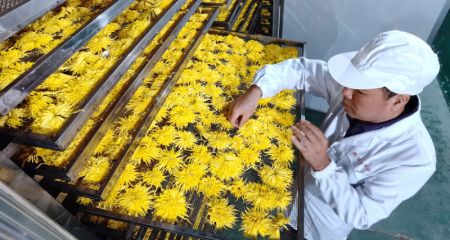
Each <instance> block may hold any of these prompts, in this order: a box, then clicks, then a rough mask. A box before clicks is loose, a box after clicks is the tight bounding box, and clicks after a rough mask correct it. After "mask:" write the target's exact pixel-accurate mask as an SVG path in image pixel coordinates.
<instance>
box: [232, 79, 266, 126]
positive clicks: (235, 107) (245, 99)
mask: <svg viewBox="0 0 450 240" xmlns="http://www.w3.org/2000/svg"><path fill="white" fill-rule="evenodd" d="M261 96H262V91H261V89H260V88H259V87H258V86H255V85H253V86H251V87H250V88H249V89H248V90H247V92H245V93H244V94H242V95H241V96H239V97H238V98H237V99H236V100H235V101H234V102H233V103H232V104H231V107H230V112H229V113H228V121H229V122H230V123H231V125H233V126H234V127H242V125H244V123H245V122H247V120H248V119H249V118H250V117H251V116H252V115H253V113H254V112H255V110H256V107H257V106H258V100H259V99H260V98H261Z"/></svg>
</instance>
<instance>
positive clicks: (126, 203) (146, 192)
mask: <svg viewBox="0 0 450 240" xmlns="http://www.w3.org/2000/svg"><path fill="white" fill-rule="evenodd" d="M153 197H154V196H153V194H152V193H151V192H150V189H149V188H148V187H146V186H145V185H142V184H136V185H134V186H133V187H130V188H127V189H126V190H125V192H124V193H122V194H120V195H119V196H118V201H117V202H118V206H119V207H120V208H121V209H123V210H124V211H125V212H126V213H127V214H130V215H132V216H145V214H146V213H147V211H148V210H149V208H150V206H151V203H152V199H153Z"/></svg>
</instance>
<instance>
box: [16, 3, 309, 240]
mask: <svg viewBox="0 0 450 240" xmlns="http://www.w3.org/2000/svg"><path fill="white" fill-rule="evenodd" d="M184 2H185V0H180V1H177V2H176V3H174V4H173V5H172V6H171V7H170V9H169V10H167V12H166V13H164V14H161V17H160V18H158V19H157V20H155V21H156V23H155V24H154V25H152V27H151V28H150V29H148V31H147V32H146V33H144V34H142V35H141V36H140V37H139V38H138V39H137V40H136V41H135V44H134V48H133V50H131V51H129V52H128V53H127V54H125V55H124V57H123V58H122V59H121V61H119V63H118V64H116V65H115V66H114V67H113V68H112V70H111V71H110V73H109V74H108V75H107V77H106V78H105V80H104V81H105V82H104V84H103V85H102V87H99V88H97V89H96V91H95V93H93V94H91V95H90V96H89V97H88V99H86V101H85V102H84V103H83V106H85V108H83V109H84V111H85V112H79V113H77V114H76V115H74V116H73V119H71V120H70V121H68V123H67V124H66V126H65V127H63V130H62V132H61V133H60V134H58V135H57V136H56V137H53V138H50V137H48V136H45V137H47V138H46V139H44V140H42V139H40V138H39V137H36V136H34V135H33V134H32V133H28V132H27V133H26V134H29V135H27V136H26V137H25V135H24V133H20V134H19V133H16V134H15V135H14V134H12V133H10V135H11V136H15V137H16V140H15V141H16V142H19V143H27V144H28V142H27V141H28V140H26V138H30V137H36V138H35V139H34V140H32V142H33V144H34V145H36V144H38V146H45V147H49V148H53V149H63V148H64V146H67V145H68V144H69V143H70V141H71V140H72V139H73V138H74V137H75V136H76V133H77V129H78V128H80V127H82V125H83V124H84V123H85V122H86V120H87V119H88V117H89V116H90V115H91V114H92V113H93V111H94V109H95V108H96V106H98V105H99V104H100V102H101V100H102V99H103V98H104V97H105V96H104V95H106V93H107V92H108V91H109V90H110V89H111V88H112V86H114V85H115V84H116V83H117V82H118V81H119V79H120V78H121V76H122V75H123V74H124V73H125V71H126V70H127V69H128V68H129V67H130V66H131V64H132V63H133V62H134V61H135V60H136V58H137V57H138V55H139V53H141V52H142V51H143V48H145V46H146V45H147V44H148V43H149V42H150V41H151V39H152V38H153V37H154V36H155V35H156V33H157V32H158V31H160V30H161V29H162V27H163V26H164V25H165V24H167V23H168V22H169V21H170V19H171V18H172V16H173V15H174V14H175V12H176V11H178V9H180V7H181V5H182V3H184ZM257 2H258V0H253V3H252V4H254V5H255V6H257V8H258V9H257V10H256V11H255V12H257V13H258V12H260V9H261V7H262V4H259V5H257V4H258V3H257ZM200 3H201V0H196V1H194V2H192V4H191V5H190V6H189V7H188V9H189V10H188V11H187V12H186V13H185V14H184V16H182V17H180V20H179V22H178V23H176V24H174V27H171V29H170V30H169V31H168V34H167V35H166V36H165V37H163V39H164V41H163V42H161V43H160V44H159V45H158V46H157V47H155V49H154V50H152V52H151V53H149V54H148V55H147V56H146V57H147V60H146V64H145V66H142V68H139V69H138V70H137V71H136V74H135V75H134V76H133V77H132V78H131V80H130V84H129V85H127V86H126V87H125V88H124V89H123V90H122V91H121V94H120V96H121V97H120V98H118V99H116V100H115V101H114V102H113V103H112V104H111V105H110V106H109V107H108V108H107V110H106V111H105V112H104V115H103V117H102V119H103V120H102V121H101V122H99V123H98V125H96V127H95V128H94V130H93V131H92V132H90V134H89V136H87V137H86V140H85V141H83V144H81V145H80V147H79V148H78V150H77V152H76V154H75V157H74V158H72V159H71V160H70V161H69V162H68V163H67V164H66V165H65V166H64V167H62V168H57V167H52V166H49V165H43V164H39V165H36V164H29V165H27V166H28V167H29V170H31V171H30V172H32V173H33V174H37V175H41V176H44V178H43V180H42V181H40V184H41V185H43V186H47V187H49V188H52V189H53V190H54V191H55V192H56V193H58V192H63V193H69V197H67V198H66V199H67V200H66V202H65V203H66V204H69V205H70V208H78V209H76V211H77V212H78V215H79V217H80V218H81V219H85V220H86V221H85V223H87V224H89V226H90V227H91V229H92V230H94V231H95V232H98V233H103V234H105V235H107V236H116V237H117V238H121V239H131V238H134V239H144V237H145V236H146V234H147V232H148V231H151V234H150V239H166V238H168V239H188V238H189V237H192V238H196V239H197V238H198V239H229V238H228V237H224V233H223V232H217V231H216V230H215V229H214V227H213V226H211V225H209V224H208V223H206V220H205V218H204V214H205V211H204V209H203V210H202V209H199V208H192V209H190V210H189V216H190V218H189V220H185V221H182V222H180V223H179V224H167V223H162V222H159V221H155V220H153V219H152V216H151V215H149V216H147V217H145V218H144V217H132V216H129V215H124V214H119V213H115V212H112V211H107V210H103V209H99V208H93V207H87V206H78V204H77V203H76V202H75V200H74V199H75V198H76V197H78V196H84V197H88V198H91V199H94V200H100V199H102V198H104V197H105V196H107V195H108V194H109V192H110V191H111V190H112V188H113V186H114V185H115V183H116V182H117V180H118V177H119V176H120V174H121V173H122V171H123V169H124V167H125V166H126V164H127V162H128V161H129V159H130V158H131V156H132V154H133V152H134V151H135V150H136V148H137V147H138V145H139V142H140V141H141V139H142V137H143V136H144V135H145V133H146V131H147V129H148V128H149V127H150V125H151V124H152V122H153V121H154V118H155V116H156V114H157V113H158V111H159V110H160V108H161V107H162V105H163V103H164V102H165V100H166V98H167V96H168V94H169V93H170V92H171V89H172V87H173V86H174V85H175V83H176V81H177V79H178V78H179V77H180V75H181V73H182V71H183V70H184V68H185V66H186V65H187V63H188V62H189V60H190V59H191V57H192V55H193V54H194V52H195V50H196V49H197V47H198V45H199V44H200V42H201V40H202V39H203V37H204V36H205V34H206V33H209V34H216V35H223V36H225V35H235V36H238V37H241V38H243V39H245V40H255V41H259V42H261V43H264V44H276V45H281V46H289V47H296V48H298V50H299V55H303V53H304V43H301V42H294V41H287V40H283V39H278V38H273V37H267V36H257V35H249V34H245V33H239V32H231V31H222V30H217V29H210V27H211V26H212V25H213V21H214V20H215V18H216V17H217V15H218V13H219V9H218V8H206V9H205V8H202V9H201V12H202V13H207V14H209V20H208V21H207V22H206V23H205V24H204V25H203V26H202V28H201V30H200V31H199V32H198V33H197V34H196V36H195V40H194V41H193V42H192V43H191V45H190V47H189V48H188V49H186V50H185V52H184V55H183V57H182V58H181V59H180V60H179V61H178V62H177V64H176V66H175V67H174V69H173V70H172V74H171V75H170V76H171V77H170V78H169V79H167V80H166V82H165V83H164V85H163V87H162V90H161V91H160V92H159V93H158V95H157V96H156V97H155V100H153V101H152V103H151V104H150V107H149V108H148V110H147V112H146V113H145V116H143V118H142V119H141V120H140V122H139V123H138V127H137V128H136V130H135V131H134V133H133V136H132V141H130V142H129V143H128V144H127V145H126V146H125V148H124V149H123V150H122V152H121V153H120V156H119V157H118V158H117V159H115V161H114V164H113V166H112V167H111V169H110V170H109V172H108V174H107V176H106V177H105V178H104V179H103V181H102V182H101V184H100V187H99V188H98V189H91V188H87V187H85V186H83V185H81V184H79V181H78V180H79V179H77V176H78V174H79V172H80V171H81V168H82V167H83V166H84V165H85V163H86V161H87V158H88V157H89V156H90V155H91V153H92V152H93V150H94V148H95V147H96V145H97V144H98V143H99V142H100V140H101V139H102V137H103V136H104V135H105V132H106V131H107V130H108V129H109V128H110V127H111V126H112V124H113V122H114V120H115V119H117V117H118V116H119V113H120V112H121V111H122V110H123V109H124V107H125V105H126V103H127V102H128V101H129V100H130V99H131V97H132V94H133V93H134V92H135V91H136V89H137V88H138V87H139V85H140V84H141V83H142V81H143V80H144V78H145V77H146V76H147V75H148V73H149V72H150V71H151V70H152V69H153V67H154V65H155V64H156V62H157V61H158V60H160V58H161V56H162V54H163V53H164V52H165V51H166V49H167V48H168V47H169V45H170V44H171V43H172V41H173V40H174V38H175V37H176V36H177V34H178V33H179V32H180V30H181V28H182V27H183V25H184V24H185V23H186V22H187V21H188V19H189V18H190V16H192V14H193V13H194V12H195V11H196V10H197V9H198V8H199V6H200ZM230 3H231V1H230V0H228V4H230ZM202 6H204V5H202ZM250 9H251V8H249V10H248V11H250ZM241 10H242V2H241V1H240V0H238V1H237V3H236V4H235V6H234V8H233V11H232V14H231V15H230V16H229V18H227V19H228V20H227V25H226V26H227V27H228V28H231V26H232V25H233V24H234V21H236V18H237V16H238V15H239V12H240V11H241ZM232 15H233V17H232ZM233 18H234V19H233ZM258 18H259V17H258V16H257V15H254V16H253V17H252V18H251V22H250V24H249V25H248V28H247V29H255V26H256V25H257V20H258ZM230 21H231V22H230ZM230 23H231V25H230ZM214 24H215V25H216V24H218V25H219V26H220V24H221V23H214ZM105 25H106V24H105ZM216 26H217V25H216ZM224 27H225V26H224ZM240 28H242V25H241V26H240ZM95 31H99V29H97V30H95ZM253 31H254V30H253ZM86 41H87V40H86ZM68 57H70V55H69V56H68ZM68 57H67V58H68ZM63 62H64V61H63ZM61 64H62V63H61ZM55 69H56V68H55ZM50 74H51V73H50ZM44 79H45V78H44ZM297 104H298V106H297V110H298V108H299V109H300V112H301V113H302V114H303V115H304V95H303V94H302V93H300V94H299V95H298V96H297ZM41 137H42V136H41ZM20 139H22V140H20ZM41 140H42V141H41ZM39 141H41V142H39ZM39 144H40V145H39ZM12 145H16V144H12ZM16 146H17V145H16ZM300 158H301V157H300ZM299 162H300V164H299V170H298V172H299V173H300V176H302V174H301V173H302V172H303V168H304V166H303V165H302V164H303V162H302V161H299ZM297 179H298V181H299V182H298V183H297V185H296V186H297V188H294V189H298V191H299V194H300V196H303V194H302V193H303V192H302V191H303V182H302V181H301V180H302V178H297ZM61 180H63V181H61ZM295 191H296V190H294V192H295ZM188 199H189V201H190V202H191V203H192V204H193V206H194V205H195V206H197V205H200V204H202V203H203V201H204V199H203V196H202V195H201V194H200V195H199V194H197V193H193V192H190V193H189V194H188ZM299 199H300V200H299V207H298V209H300V210H303V205H304V202H303V199H302V198H299ZM298 215H299V217H300V218H302V217H303V215H304V214H303V212H299V214H298ZM89 216H98V217H104V218H107V219H113V220H117V221H121V222H125V223H128V227H127V229H126V230H125V231H119V230H113V229H109V228H107V227H105V226H103V225H96V224H94V223H88V220H87V219H88V218H89ZM198 217H201V218H202V219H203V220H201V223H199V226H201V227H200V229H194V228H193V227H192V224H191V223H193V222H194V220H195V219H196V218H198ZM298 222H299V224H300V225H299V226H298V229H299V231H298V233H299V237H301V238H303V219H300V220H299V221H298ZM135 231H137V235H134V236H133V232H135ZM301 238H299V239H301Z"/></svg>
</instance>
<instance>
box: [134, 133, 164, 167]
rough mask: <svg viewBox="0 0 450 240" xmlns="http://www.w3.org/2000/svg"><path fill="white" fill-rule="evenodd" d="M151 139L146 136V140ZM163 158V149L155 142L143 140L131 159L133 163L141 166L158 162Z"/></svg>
mask: <svg viewBox="0 0 450 240" xmlns="http://www.w3.org/2000/svg"><path fill="white" fill-rule="evenodd" d="M148 138H150V137H148V136H146V137H144V139H148ZM159 156H161V149H160V148H159V147H158V146H157V145H156V143H155V142H150V141H145V140H142V141H141V142H140V143H139V146H138V147H137V148H136V150H135V151H134V153H133V156H132V157H131V159H132V161H134V162H136V164H139V163H141V162H144V163H147V164H148V163H150V162H151V161H153V160H156V159H158V158H159Z"/></svg>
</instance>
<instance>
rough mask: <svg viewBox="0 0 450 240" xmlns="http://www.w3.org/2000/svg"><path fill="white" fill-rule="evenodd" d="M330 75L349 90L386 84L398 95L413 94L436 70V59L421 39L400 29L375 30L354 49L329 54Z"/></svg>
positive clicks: (434, 74)
mask: <svg viewBox="0 0 450 240" xmlns="http://www.w3.org/2000/svg"><path fill="white" fill-rule="evenodd" d="M328 69H329V71H330V74H331V76H332V77H333V78H334V79H335V80H336V81H337V82H338V83H339V84H341V85H343V86H344V87H348V88H353V89H373V88H381V87H386V88H388V89H389V90H391V91H392V92H395V93H398V94H408V95H416V94H418V93H420V92H421V91H422V90H423V88H424V87H425V86H427V85H428V84H429V83H431V82H432V81H433V80H434V79H435V78H436V75H437V74H438V72H439V61H438V57H437V55H436V54H435V53H434V52H433V50H432V49H431V47H430V46H429V45H428V44H427V43H426V42H424V41H423V40H422V39H420V38H418V37H416V36H414V35H412V34H410V33H406V32H402V31H388V32H383V33H379V34H378V35H377V36H376V37H375V38H374V39H373V40H372V41H370V42H368V43H367V44H366V45H365V46H364V47H362V48H361V49H360V50H359V51H358V52H347V53H341V54H338V55H336V56H333V57H332V58H331V59H330V60H329V61H328Z"/></svg>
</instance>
